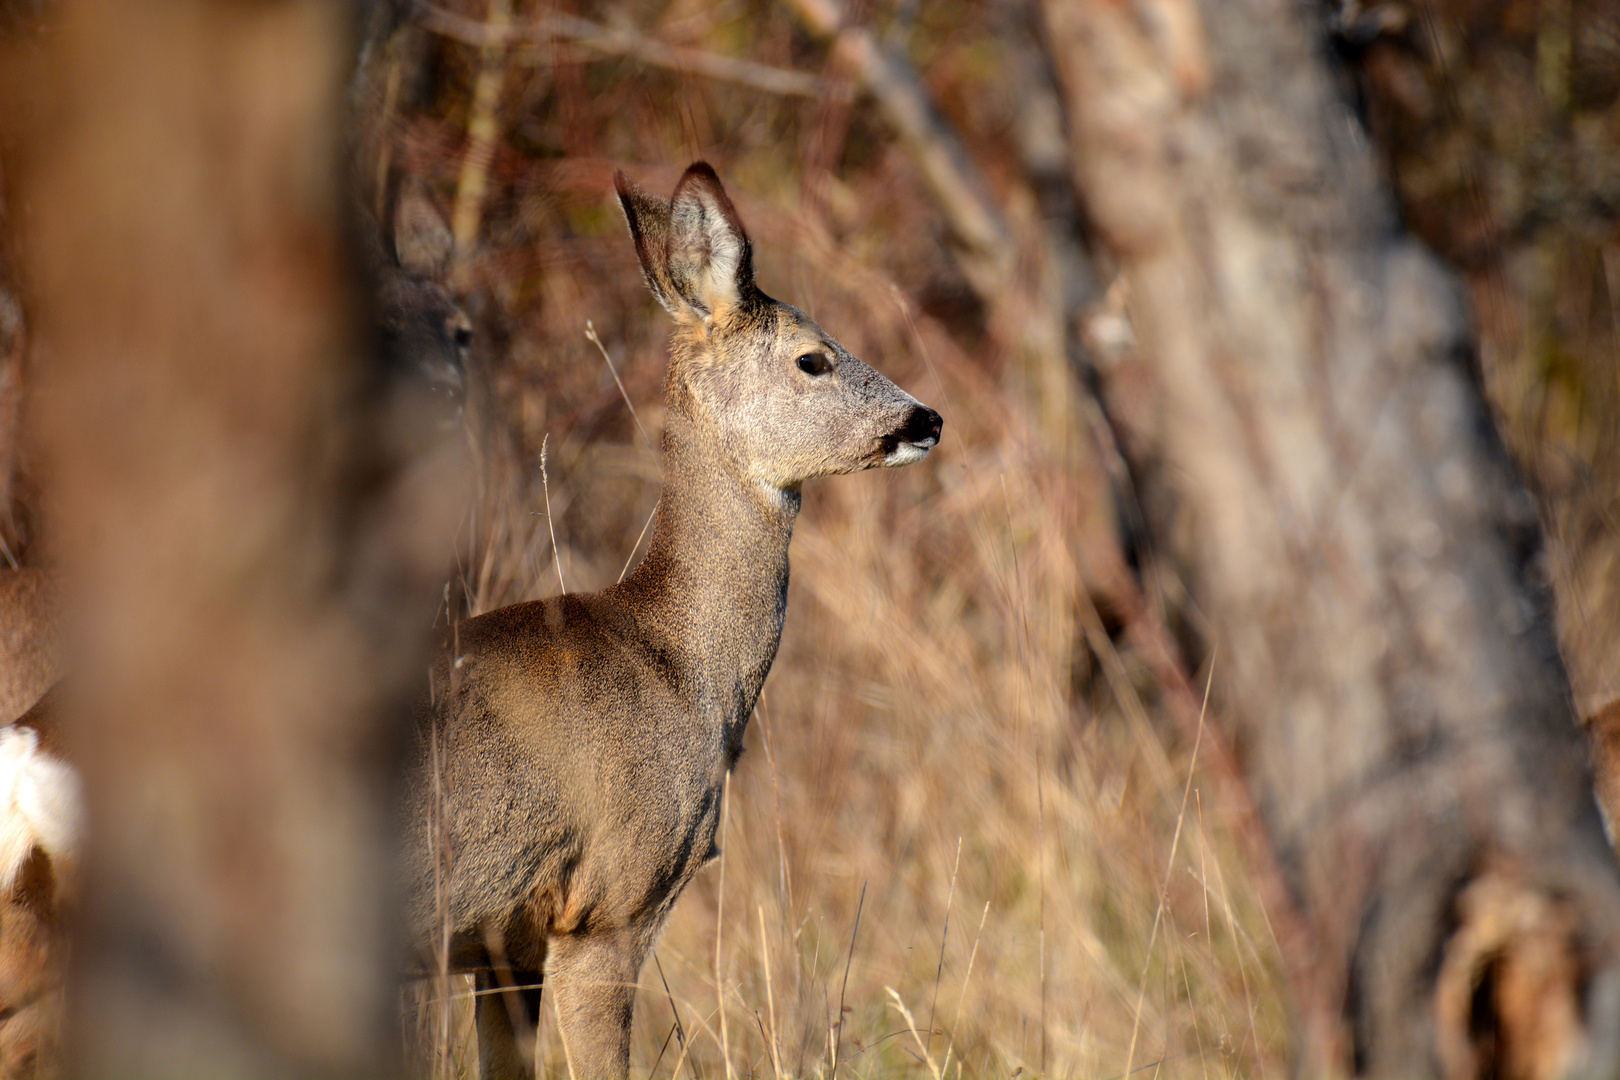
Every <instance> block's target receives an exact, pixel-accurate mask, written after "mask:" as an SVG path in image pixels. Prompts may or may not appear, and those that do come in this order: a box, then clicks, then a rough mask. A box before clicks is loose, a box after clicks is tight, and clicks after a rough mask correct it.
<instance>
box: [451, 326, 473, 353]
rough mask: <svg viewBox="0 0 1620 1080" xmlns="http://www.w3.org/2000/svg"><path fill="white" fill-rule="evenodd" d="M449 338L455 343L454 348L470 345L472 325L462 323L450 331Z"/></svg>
mask: <svg viewBox="0 0 1620 1080" xmlns="http://www.w3.org/2000/svg"><path fill="white" fill-rule="evenodd" d="M450 338H451V340H452V341H454V342H455V343H456V348H458V349H465V348H468V347H470V346H471V345H472V340H473V331H472V327H470V326H468V325H466V324H465V323H462V324H460V325H458V326H456V327H455V329H453V330H451V331H450Z"/></svg>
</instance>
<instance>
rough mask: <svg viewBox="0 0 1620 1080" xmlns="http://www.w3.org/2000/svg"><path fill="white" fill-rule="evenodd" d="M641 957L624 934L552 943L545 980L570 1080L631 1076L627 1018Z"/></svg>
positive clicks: (629, 936) (630, 937) (631, 937)
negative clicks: (553, 997)
mask: <svg viewBox="0 0 1620 1080" xmlns="http://www.w3.org/2000/svg"><path fill="white" fill-rule="evenodd" d="M644 952H645V949H644V948H642V947H641V946H640V945H639V944H638V942H637V940H636V936H635V935H633V934H631V933H630V932H628V931H619V932H615V933H610V934H591V935H570V936H568V937H559V938H553V939H552V941H551V950H550V960H551V962H550V965H549V967H548V970H547V979H548V981H549V982H550V983H551V985H552V986H553V987H554V988H555V990H556V995H557V996H556V1003H557V1020H558V1033H559V1035H560V1036H561V1037H562V1043H563V1051H564V1053H565V1054H566V1055H567V1059H568V1069H569V1072H570V1074H571V1075H572V1076H573V1078H574V1080H622V1078H623V1077H625V1076H627V1075H628V1074H629V1072H630V1012H631V1008H632V1006H633V1005H634V1003H635V996H636V976H637V974H639V972H640V970H641V960H642V956H643V954H644Z"/></svg>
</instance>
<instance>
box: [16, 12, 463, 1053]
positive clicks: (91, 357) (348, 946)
mask: <svg viewBox="0 0 1620 1080" xmlns="http://www.w3.org/2000/svg"><path fill="white" fill-rule="evenodd" d="M347 14H348V13H347V12H346V11H345V10H344V7H343V5H338V4H331V3H326V2H323V0H279V2H273V3H257V2H253V3H249V2H233V0H219V2H204V0H187V2H178V3H166V4H154V5H147V4H122V3H113V2H92V0H86V2H82V3H74V4H66V3H64V4H62V5H60V6H59V7H58V8H57V9H55V10H53V11H52V13H51V17H52V19H53V20H60V23H59V25H58V26H56V27H55V28H53V29H52V30H50V31H49V32H48V33H47V34H44V35H42V36H39V37H36V38H31V39H29V40H27V41H25V42H24V43H22V44H21V45H20V46H19V47H17V48H15V49H14V50H12V52H11V53H10V55H9V56H8V57H7V61H8V64H7V68H6V70H5V82H4V86H3V89H4V91H5V93H4V98H5V99H6V104H5V105H4V106H3V107H0V124H3V125H4V126H5V127H6V128H7V129H9V130H8V132H7V134H9V135H10V136H11V141H10V142H9V143H8V144H7V149H8V151H12V152H13V153H12V155H11V156H10V158H9V159H8V160H7V162H6V164H7V166H8V176H7V178H6V179H7V182H8V185H9V188H10V191H9V195H10V202H11V204H12V205H13V206H16V207H21V208H23V211H24V212H22V213H19V215H18V218H19V220H18V221H17V224H16V227H17V228H18V230H19V231H20V233H21V234H22V238H21V242H20V244H19V248H20V250H21V251H22V253H23V256H24V258H23V260H22V274H21V277H22V278H23V281H24V284H25V292H26V294H27V299H28V301H29V304H30V308H31V314H32V315H33V316H34V317H35V322H34V328H35V335H34V337H35V341H36V342H37V346H38V347H37V351H36V360H35V373H36V375H37V376H38V379H39V383H38V386H37V389H36V396H35V397H34V399H33V401H34V408H35V410H36V411H35V412H34V414H33V415H34V419H35V420H37V422H38V427H37V435H38V437H39V441H40V444H41V448H42V458H43V465H44V469H45V473H46V478H47V479H48V481H49V483H48V485H46V487H45V490H46V492H47V494H48V496H49V498H50V503H49V505H48V507H47V514H46V518H47V520H48V522H49V528H48V538H47V546H48V548H49V550H50V551H51V553H52V554H53V556H54V557H55V558H56V559H58V560H59V562H60V564H61V566H62V570H63V576H64V578H65V579H66V582H67V587H68V592H69V605H70V619H71V626H70V629H71V631H72V634H71V640H72V642H73V644H74V646H75V648H74V651H73V653H72V655H71V658H70V674H69V682H68V683H67V684H66V685H65V687H64V690H65V692H66V697H65V699H64V700H63V702H62V704H63V715H62V717H61V726H62V729H63V734H64V737H65V739H66V743H67V746H68V751H69V755H70V758H71V759H72V760H73V762H74V763H75V764H76V765H77V766H78V767H79V768H80V769H81V771H82V773H83V776H84V780H85V788H86V792H87V796H88V799H89V804H90V806H89V809H90V819H91V820H90V833H91V836H90V851H89V857H88V864H87V867H86V870H85V874H84V881H83V889H82V896H83V905H82V916H83V917H82V919H81V920H80V926H79V934H78V937H77V940H76V941H75V948H74V956H75V964H76V970H75V972H74V976H73V982H72V984H71V989H70V996H71V1003H70V1011H71V1012H72V1014H73V1015H72V1021H71V1027H70V1030H69V1033H68V1036H67V1039H66V1043H67V1046H68V1048H69V1051H70V1054H71V1056H72V1058H73V1060H72V1061H71V1062H70V1071H71V1072H72V1073H73V1074H76V1075H82V1076H95V1077H128V1078H138V1077H175V1076H208V1077H220V1078H231V1077H270V1076H276V1077H285V1076H332V1077H336V1076H343V1077H365V1076H390V1075H396V1074H397V1068H396V1065H397V1055H398V1049H397V1048H398V1044H399V1040H398V1038H397V1033H396V1032H397V1028H396V1027H395V1018H394V1014H393V1010H394V1008H395V1004H396V996H395V989H396V977H395V973H396V971H397V953H396V945H397V941H396V940H395V936H394V933H393V925H392V922H391V920H390V917H389V914H390V902H389V895H390V890H389V884H390V877H391V873H390V870H391V867H390V861H389V853H390V851H391V850H392V847H391V844H390V840H389V838H390V837H391V835H392V833H393V828H392V819H391V815H390V812H389V808H390V806H391V798H390V796H391V791H392V785H393V777H394V774H395V772H396V769H395V761H394V754H395V751H396V747H395V745H394V743H395V740H396V736H397V733H398V731H399V728H398V726H397V721H398V718H399V716H400V710H401V704H402V699H403V695H404V694H406V693H409V692H411V691H415V690H416V688H417V687H418V686H419V685H421V683H420V680H419V678H418V673H419V671H420V670H421V669H419V668H417V667H416V666H415V662H416V661H417V660H419V659H422V657H421V655H420V654H419V653H416V652H413V651H412V650H411V648H409V647H401V643H402V641H408V640H410V639H411V638H412V636H413V634H414V629H415V628H418V627H419V628H421V630H423V631H424V632H425V631H426V630H427V628H428V627H429V626H430V624H431V616H432V611H433V605H434V603H435V602H436V596H435V595H434V593H435V592H436V586H434V587H430V588H429V590H428V593H427V595H423V588H422V584H423V580H424V574H422V573H421V572H419V571H420V570H421V567H420V566H417V567H415V569H414V570H413V569H412V566H411V559H412V558H415V557H417V556H418V555H419V554H420V553H421V552H422V551H424V550H431V548H432V545H431V544H429V545H426V546H425V547H424V545H421V544H415V545H414V546H413V540H412V538H411V537H410V536H408V535H406V534H405V533H402V532H400V531H398V530H395V529H394V525H396V524H398V520H403V519H408V520H410V521H411V522H412V523H413V526H415V527H418V528H420V527H424V523H425V524H428V525H431V524H432V523H434V518H433V514H432V513H431V512H427V511H426V510H424V508H423V507H422V506H420V505H418V506H401V505H398V504H397V503H391V502H390V500H391V499H394V498H395V497H396V495H397V494H398V492H397V491H395V490H394V489H392V488H391V487H390V480H389V477H390V476H392V475H393V472H392V470H393V469H395V468H396V467H397V464H398V463H397V462H391V461H390V459H389V457H388V454H387V452H386V451H384V450H382V449H380V446H381V440H382V439H383V438H384V435H383V425H382V418H381V415H380V414H379V413H378V411H377V402H378V401H379V400H380V397H379V394H378V393H377V391H378V389H379V387H378V379H377V377H376V375H375V372H376V371H377V370H378V369H377V366H376V365H375V364H373V363H372V362H371V360H370V359H369V356H370V352H371V349H370V345H369V343H368V341H367V336H366V332H365V329H364V327H365V323H364V321H363V319H362V318H361V317H360V310H361V305H360V303H359V297H360V293H359V292H358V290H357V289H356V288H355V281H356V277H355V270H356V266H355V264H354V260H353V259H352V258H351V255H350V251H349V250H348V246H347V245H346V244H345V242H344V238H345V235H346V232H347V229H346V227H345V209H346V207H347V201H346V198H345V195H344V193H343V185H342V183H341V178H342V172H343V169H342V166H341V162H342V159H343V139H342V134H341V113H340V107H339V103H340V101H341V99H342V90H343V82H344V78H345V74H346V72H347V70H348V68H349V65H350V64H351V63H352V57H353V51H352V45H351V42H350V39H349V34H348V32H347V31H348V30H349V27H348V26H347V25H346V21H345V20H346V17H347ZM436 570H437V568H436V567H435V568H434V571H435V572H436ZM402 575H403V576H402ZM413 575H414V576H413ZM425 576H426V577H427V578H428V579H429V580H430V582H431V577H432V574H431V573H430V574H427V575H425ZM401 627H404V628H406V629H405V630H403V631H402V630H401V629H400V628H401ZM414 636H415V637H417V638H420V637H421V636H422V635H420V634H415V635H414Z"/></svg>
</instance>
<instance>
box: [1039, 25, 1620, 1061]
mask: <svg viewBox="0 0 1620 1080" xmlns="http://www.w3.org/2000/svg"><path fill="white" fill-rule="evenodd" d="M1045 10H1046V18H1047V24H1048V30H1049V35H1050V38H1049V43H1050V47H1051V48H1052V50H1053V53H1054V56H1055V58H1056V61H1057V65H1058V68H1059V71H1060V76H1061V77H1062V79H1063V82H1064V85H1065V91H1066V96H1067V104H1068V109H1069V116H1068V119H1069V124H1070V133H1071V144H1072V145H1071V150H1072V162H1073V171H1074V175H1075V181H1076V185H1077V188H1078V190H1079V191H1080V193H1081V196H1082V197H1083V199H1084V200H1085V202H1086V205H1087V209H1088V211H1089V213H1090V216H1091V219H1092V220H1093V222H1094V223H1095V225H1096V227H1097V228H1098V230H1099V233H1100V235H1101V237H1102V239H1103V241H1104V242H1105V243H1106V245H1107V247H1108V249H1109V251H1110V254H1111V255H1112V257H1113V258H1114V260H1116V263H1117V266H1118V268H1119V271H1120V275H1121V282H1122V285H1123V288H1124V289H1126V290H1128V296H1129V313H1130V316H1131V319H1132V323H1133V325H1134V329H1135V333H1136V336H1137V341H1138V343H1139V348H1138V349H1137V350H1136V351H1135V352H1134V354H1127V355H1126V356H1124V357H1122V358H1120V359H1119V360H1118V366H1117V367H1116V368H1114V369H1113V370H1112V372H1111V373H1110V377H1109V378H1108V379H1107V380H1105V381H1107V382H1109V383H1110V384H1111V385H1112V386H1114V387H1118V386H1121V385H1124V384H1126V383H1128V382H1129V381H1130V380H1131V379H1133V378H1137V377H1143V378H1146V379H1147V380H1148V381H1149V383H1150V384H1151V386H1152V393H1153V397H1152V399H1151V400H1152V401H1153V402H1154V403H1155V405H1154V407H1153V409H1151V410H1148V411H1145V412H1144V411H1136V412H1134V413H1133V414H1132V415H1134V416H1135V417H1136V418H1137V420H1138V422H1137V424H1136V425H1135V427H1134V428H1133V429H1131V430H1128V431H1126V432H1124V433H1123V436H1122V439H1121V441H1122V444H1123V445H1124V447H1125V448H1126V450H1127V452H1128V454H1129V456H1130V458H1131V462H1132V467H1133V471H1134V472H1135V474H1136V479H1137V482H1138V484H1139V485H1140V486H1141V488H1142V489H1143V492H1144V502H1145V504H1146V505H1147V506H1148V507H1149V508H1150V509H1149V517H1150V520H1149V522H1148V525H1149V529H1150V533H1151V537H1152V540H1153V544H1154V547H1155V548H1156V549H1157V554H1158V555H1160V556H1162V557H1165V558H1167V559H1170V560H1173V561H1174V562H1175V563H1176V564H1177V568H1178V569H1179V571H1180V572H1181V574H1182V575H1183V576H1184V577H1185V579H1186V581H1187V584H1188V589H1189V591H1190V593H1191V599H1192V604H1193V608H1192V611H1191V615H1190V619H1191V621H1192V622H1193V623H1194V624H1195V626H1194V629H1195V630H1196V632H1197V633H1196V636H1198V637H1199V638H1201V639H1202V641H1203V643H1204V647H1206V648H1207V649H1208V650H1209V652H1210V654H1211V655H1212V656H1213V663H1214V680H1215V688H1216V694H1217V696H1218V700H1220V701H1221V703H1222V705H1223V709H1222V711H1223V713H1224V714H1225V715H1226V716H1227V717H1228V718H1229V720H1228V722H1227V726H1228V732H1227V733H1228V735H1229V736H1230V738H1231V740H1232V741H1233V743H1234V744H1235V746H1236V749H1237V751H1238V755H1239V758H1240V760H1241V762H1242V765H1243V769H1244V771H1245V774H1246V776H1247V779H1248V782H1249V785H1250V787H1251V789H1252V791H1253V793H1254V796H1255V799H1256V802H1257V803H1258V805H1259V807H1260V811H1261V816H1262V818H1263V820H1264V822H1265V825H1266V827H1267V830H1268V832H1269V834H1270V836H1271V838H1272V842H1273V844H1274V845H1275V847H1276V849H1277V854H1278V858H1279V862H1280V864H1281V867H1282V871H1283V873H1284V876H1285V878H1286V880H1287V884H1288V887H1289V889H1290V891H1291V893H1292V896H1293V901H1294V904H1295V905H1296V906H1297V909H1298V914H1299V915H1300V916H1301V918H1302V922H1303V925H1304V927H1305V928H1306V929H1305V933H1304V934H1303V935H1302V936H1300V937H1299V938H1298V939H1297V940H1285V941H1284V942H1283V944H1284V948H1285V952H1287V953H1288V954H1289V955H1288V957H1287V959H1288V963H1289V967H1290V977H1291V981H1292V983H1293V985H1294V989H1295V992H1296V998H1297V1002H1296V1004H1297V1007H1298V1010H1299V1017H1300V1027H1301V1037H1302V1050H1303V1053H1302V1057H1301V1062H1300V1071H1301V1073H1302V1074H1303V1075H1308V1076H1325V1075H1334V1074H1347V1073H1354V1074H1358V1075H1368V1076H1415V1075H1444V1076H1447V1077H1452V1078H1462V1077H1473V1076H1486V1075H1495V1076H1524V1077H1542V1076H1548V1077H1550V1076H1558V1075H1592V1076H1597V1075H1604V1076H1608V1075H1614V1074H1615V1073H1616V1071H1617V1070H1620V874H1617V872H1616V869H1615V866H1614V862H1613V858H1612V856H1611V855H1610V854H1609V852H1608V851H1607V849H1606V847H1605V845H1604V843H1603V837H1602V834H1601V831H1600V828H1599V823H1598V819H1597V815H1596V814H1595V812H1594V808H1593V803H1592V799H1591V795H1590V788H1589V776H1588V773H1587V770H1586V766H1585V761H1584V756H1583V754H1582V751H1581V746H1580V742H1579V733H1578V727H1577V724H1576V719H1575V716H1574V713H1573V709H1572V705H1571V696H1570V689H1569V684H1568V681H1567V679H1566V676H1565V674H1564V670H1563V667H1562V664H1561V662H1560V658H1559V654H1558V650H1557V643H1556V640H1555V636H1554V632H1553V628H1552V625H1551V612H1550V604H1549V601H1548V589H1547V588H1546V583H1545V581H1544V580H1541V579H1540V578H1539V577H1538V574H1539V573H1540V568H1539V566H1538V553H1539V533H1538V530H1537V527H1536V520H1535V515H1534V509H1533V506H1532V505H1531V503H1530V500H1529V499H1528V498H1527V497H1526V496H1525V495H1524V493H1523V492H1522V491H1521V490H1520V489H1519V488H1518V486H1517V483H1516V481H1515V479H1514V477H1513V475H1512V472H1511V470H1510V469H1509V467H1508V465H1507V462H1506V458H1505V455H1504V454H1503V452H1502V451H1501V448H1500V447H1499V445H1498V444H1497V443H1496V441H1495V438H1496V437H1495V434H1494V431H1493V428H1492V426H1491V423H1490V421H1489V418H1488V416H1487V414H1486V411H1485V406H1484V402H1483V400H1482V398H1481V394H1480V391H1479V388H1478V387H1477V386H1476V385H1475V384H1474V382H1473V381H1472V380H1471V379H1470V375H1469V367H1468V361H1469V326H1468V322H1467V316H1466V311H1465V306H1464V303H1463V290H1462V288H1461V285H1460V283H1459V282H1458V281H1457V280H1456V279H1455V278H1454V277H1453V276H1452V275H1450V274H1449V273H1447V271H1446V270H1445V269H1444V268H1443V267H1442V266H1441V265H1440V264H1439V262H1438V261H1437V260H1436V259H1435V258H1434V257H1433V256H1432V255H1430V254H1429V253H1428V252H1427V251H1426V250H1424V249H1423V248H1421V247H1420V246H1418V245H1417V244H1416V243H1414V242H1413V241H1412V240H1410V239H1408V238H1406V237H1405V236H1403V235H1402V234H1401V232H1400V230H1399V228H1398V226H1397V221H1396V215H1395V212H1394V207H1393V205H1392V201H1391V199H1390V196H1389V194H1388V193H1387V192H1386V191H1385V190H1384V189H1383V188H1382V187H1381V185H1380V182H1379V177H1378V175H1377V172H1376V170H1375V168H1374V163H1373V160H1372V155H1371V153H1370V151H1369V149H1368V147H1367V144H1366V141H1365V136H1364V135H1363V133H1362V131H1361V129H1360V127H1359V125H1358V124H1357V122H1356V120H1355V118H1354V117H1353V116H1352V114H1351V113H1350V111H1349V110H1348V109H1347V107H1346V106H1345V104H1344V103H1343V101H1342V100H1341V97H1340V92H1339V90H1340V88H1339V87H1338V86H1336V85H1335V83H1334V81H1333V78H1332V76H1331V73H1330V71H1329V70H1328V68H1327V66H1326V64H1325V62H1324V61H1325V57H1326V31H1325V27H1323V26H1319V25H1315V24H1313V23H1311V22H1310V21H1309V20H1308V17H1307V10H1308V9H1301V8H1299V7H1297V6H1296V5H1290V4H1286V3H1280V2H1277V0H1237V2H1234V3H1229V4H1222V5H1219V6H1218V8H1217V7H1214V6H1211V7H1210V8H1208V9H1202V8H1200V7H1198V6H1197V5H1195V4H1193V3H1191V2H1190V0H1148V2H1146V3H1141V4H1134V5H1117V4H1112V3H1106V2H1102V0H1086V2H1071V0H1048V3H1047V4H1046V9H1045ZM1190 636H1191V635H1190Z"/></svg>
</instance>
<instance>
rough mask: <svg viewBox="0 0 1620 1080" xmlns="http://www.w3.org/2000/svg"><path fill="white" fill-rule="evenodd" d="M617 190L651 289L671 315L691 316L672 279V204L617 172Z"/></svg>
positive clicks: (642, 271)
mask: <svg viewBox="0 0 1620 1080" xmlns="http://www.w3.org/2000/svg"><path fill="white" fill-rule="evenodd" d="M613 187H614V190H616V191H617V192H618V193H619V209H621V210H623V211H624V220H625V224H627V225H629V226H630V239H632V240H634V241H635V243H636V258H637V259H639V260H641V275H642V277H644V278H646V279H647V288H649V289H651V290H652V294H653V296H654V297H655V298H656V299H657V300H658V302H659V303H660V304H663V305H664V307H665V308H666V309H668V310H669V313H670V314H671V315H686V314H689V311H688V308H687V306H686V304H685V302H684V301H682V299H681V296H680V294H679V293H678V292H677V291H676V289H675V285H674V283H673V282H672V281H671V280H670V276H669V203H668V202H667V201H666V200H664V199H660V198H659V197H658V196H656V195H649V194H647V193H646V192H645V191H643V190H642V189H641V185H640V184H637V183H636V182H635V181H634V180H632V179H630V178H629V177H628V176H626V175H625V174H624V170H622V169H617V170H615V171H614V173H613Z"/></svg>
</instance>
